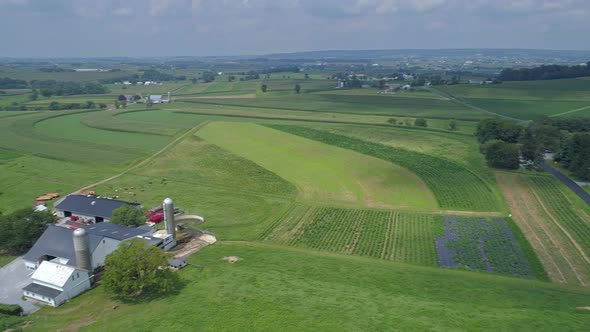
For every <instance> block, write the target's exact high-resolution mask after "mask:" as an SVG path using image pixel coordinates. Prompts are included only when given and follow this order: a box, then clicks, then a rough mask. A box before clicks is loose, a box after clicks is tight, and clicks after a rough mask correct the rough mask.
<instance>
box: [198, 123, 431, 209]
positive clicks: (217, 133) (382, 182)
mask: <svg viewBox="0 0 590 332" xmlns="http://www.w3.org/2000/svg"><path fill="white" fill-rule="evenodd" d="M199 136H200V137H203V138H205V139H206V140H208V141H209V142H211V143H214V144H216V145H219V146H221V147H222V148H224V149H227V150H228V151H230V152H232V153H235V154H237V155H239V156H242V157H244V158H247V159H250V160H252V161H254V162H255V163H257V164H259V165H261V166H262V167H264V168H266V169H269V170H271V171H272V172H274V173H276V174H278V175H279V176H281V177H283V178H285V179H286V180H288V181H290V182H291V183H293V184H295V185H296V186H297V188H298V190H299V192H300V199H302V200H305V201H309V202H324V203H335V204H351V205H356V206H366V207H389V208H394V207H397V208H414V209H436V203H435V201H434V198H433V196H432V194H431V193H430V191H429V190H428V188H427V187H426V185H425V184H424V183H423V182H422V181H421V180H420V178H418V177H417V176H416V175H414V174H412V173H411V172H408V171H407V170H405V169H403V168H401V167H399V166H396V165H393V164H390V163H387V162H385V161H382V160H379V159H377V158H372V157H369V156H365V155H362V154H358V153H355V152H352V151H347V150H344V149H339V148H336V147H333V146H329V145H325V144H321V143H318V142H315V141H311V140H307V139H304V138H301V137H298V136H294V135H288V134H285V133H283V132H280V131H276V130H273V129H270V128H268V127H263V126H259V125H253V124H241V123H229V122H227V123H211V124H209V125H207V126H206V127H205V128H203V129H202V130H200V131H199ZM350 165H355V167H350Z"/></svg>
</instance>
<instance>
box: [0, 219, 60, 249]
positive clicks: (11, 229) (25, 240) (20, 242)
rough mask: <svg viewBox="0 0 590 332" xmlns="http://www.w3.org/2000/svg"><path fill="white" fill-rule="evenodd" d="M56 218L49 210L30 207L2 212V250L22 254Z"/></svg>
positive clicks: (0, 233)
mask: <svg viewBox="0 0 590 332" xmlns="http://www.w3.org/2000/svg"><path fill="white" fill-rule="evenodd" d="M54 222H55V220H54V218H53V216H52V215H51V213H49V212H34V211H33V210H32V209H30V208H24V209H20V210H18V211H15V212H14V213H11V214H7V215H2V214H0V230H2V231H1V232H0V252H3V253H6V254H9V255H20V254H23V253H24V252H26V251H27V250H29V249H30V248H31V247H32V246H33V244H35V242H36V241H37V239H39V237H40V236H41V234H43V232H44V231H45V229H46V228H47V225H49V224H52V223H54Z"/></svg>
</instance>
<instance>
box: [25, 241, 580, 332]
mask: <svg viewBox="0 0 590 332" xmlns="http://www.w3.org/2000/svg"><path fill="white" fill-rule="evenodd" d="M227 256H238V257H240V258H241V260H240V261H238V262H237V263H234V264H230V263H228V262H226V261H224V260H223V259H222V258H223V257H227ZM190 262H191V264H192V265H190V266H189V267H187V268H185V269H184V270H182V271H181V272H180V274H181V277H182V280H183V281H184V287H183V288H182V289H181V290H180V292H179V293H178V294H176V295H172V296H169V297H165V298H161V299H156V300H152V301H149V302H145V303H140V304H125V303H119V302H116V301H114V300H112V299H110V298H109V297H108V295H107V294H105V293H104V289H103V288H102V287H101V286H99V287H98V288H97V289H95V290H93V291H91V292H88V293H86V294H83V295H81V296H80V297H78V298H76V299H74V300H72V301H70V302H68V303H66V304H64V305H63V306H62V307H60V308H51V307H46V308H44V309H42V310H41V311H39V312H38V313H36V314H35V315H33V316H31V317H29V318H30V320H31V321H32V324H31V326H30V327H29V328H27V330H31V331H56V330H60V329H76V328H82V327H84V329H85V330H87V331H105V330H110V331H124V330H129V331H132V330H161V329H165V330H167V331H185V330H186V329H187V326H191V329H193V330H215V331H225V330H248V331H252V330H257V331H276V330H277V329H280V330H285V331H388V330H404V331H408V330H471V331H473V330H490V331H491V330H493V331H498V330H504V331H522V330H547V331H565V330H568V331H584V330H587V327H588V325H589V324H590V315H589V314H588V312H587V311H584V310H580V309H576V308H577V307H582V306H587V305H588V299H589V298H590V291H588V290H582V289H578V288H567V287H563V286H558V285H554V284H549V283H544V282H538V281H529V280H519V279H514V278H505V277H497V276H492V275H486V274H482V273H475V272H461V271H449V270H441V269H433V268H426V267H416V266H412V265H404V264H399V263H392V262H387V261H383V260H376V259H370V258H362V257H351V256H340V255H335V254H327V253H317V252H314V251H308V250H302V249H286V248H282V247H276V246H265V245H255V244H253V245H249V244H240V243H218V244H215V245H213V246H212V247H209V248H206V249H205V250H203V251H202V252H200V253H198V254H195V255H193V256H191V257H190ZM115 306H116V308H115Z"/></svg>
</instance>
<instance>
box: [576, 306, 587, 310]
mask: <svg viewBox="0 0 590 332" xmlns="http://www.w3.org/2000/svg"><path fill="white" fill-rule="evenodd" d="M576 309H580V310H589V311H590V306H588V307H577V308H576Z"/></svg>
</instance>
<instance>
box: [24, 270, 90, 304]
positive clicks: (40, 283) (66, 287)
mask: <svg viewBox="0 0 590 332" xmlns="http://www.w3.org/2000/svg"><path fill="white" fill-rule="evenodd" d="M90 278H91V275H90V272H89V271H86V270H82V269H79V268H76V267H73V266H69V265H63V264H58V263H53V262H49V261H44V262H43V263H41V265H39V268H38V269H37V270H36V271H35V273H33V275H32V276H31V280H32V283H30V284H28V285H27V286H25V287H24V288H23V295H24V296H26V297H28V298H31V299H35V300H37V301H41V302H45V303H47V304H49V305H51V306H54V307H57V306H59V305H61V304H62V303H64V302H66V301H67V300H69V299H71V298H73V297H75V296H77V295H79V294H80V293H82V292H84V291H86V290H87V289H90V285H91V283H90Z"/></svg>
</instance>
